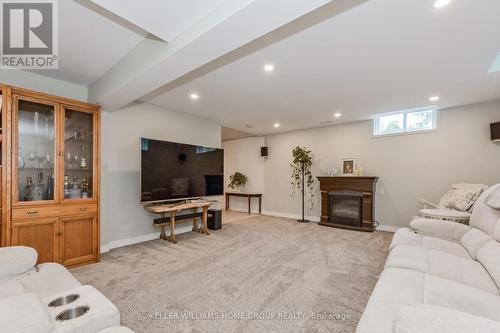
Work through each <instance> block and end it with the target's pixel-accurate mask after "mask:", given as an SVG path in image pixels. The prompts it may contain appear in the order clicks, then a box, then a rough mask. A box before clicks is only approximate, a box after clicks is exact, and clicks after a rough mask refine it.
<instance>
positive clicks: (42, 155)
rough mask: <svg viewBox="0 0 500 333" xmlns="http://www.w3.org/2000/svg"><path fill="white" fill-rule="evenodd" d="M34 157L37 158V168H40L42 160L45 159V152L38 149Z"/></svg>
mask: <svg viewBox="0 0 500 333" xmlns="http://www.w3.org/2000/svg"><path fill="white" fill-rule="evenodd" d="M36 159H37V160H38V168H40V169H41V168H42V163H43V161H44V160H45V159H46V156H45V154H44V153H43V152H42V151H41V150H40V151H39V152H38V153H37V155H36Z"/></svg>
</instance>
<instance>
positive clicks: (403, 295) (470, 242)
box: [357, 184, 500, 333]
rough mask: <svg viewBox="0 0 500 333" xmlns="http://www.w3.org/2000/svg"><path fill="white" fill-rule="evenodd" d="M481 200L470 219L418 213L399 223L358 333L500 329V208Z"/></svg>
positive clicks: (455, 332) (483, 332)
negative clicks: (401, 225)
mask: <svg viewBox="0 0 500 333" xmlns="http://www.w3.org/2000/svg"><path fill="white" fill-rule="evenodd" d="M498 191H500V184H497V185H495V186H492V187H490V188H489V189H488V190H487V191H485V192H484V193H483V194H482V195H481V196H480V197H479V199H478V200H477V202H476V204H475V206H474V209H473V212H472V216H471V220H470V226H466V225H463V224H459V223H455V222H448V221H439V220H427V219H416V220H413V221H412V222H411V223H410V227H411V228H402V229H399V230H398V231H397V232H396V233H395V235H394V238H393V240H392V243H391V245H390V254H389V256H388V258H387V261H386V265H385V269H384V271H383V272H382V274H381V275H380V279H379V281H378V282H377V285H376V286H375V289H374V290H373V293H372V295H371V297H370V300H369V301H368V304H367V306H366V309H365V312H364V313H363V316H362V317H361V320H360V322H359V324H358V327H357V332H358V333H377V332H380V333H389V332H398V333H403V332H404V333H410V332H415V333H416V332H450V333H451V332H453V333H460V332H464V333H474V332H478V333H479V332H480V333H487V332H500V291H499V290H500V243H499V242H500V210H498V209H494V208H492V207H490V206H488V205H487V204H486V200H487V198H488V197H489V196H490V194H493V195H494V194H496V193H499V192H498Z"/></svg>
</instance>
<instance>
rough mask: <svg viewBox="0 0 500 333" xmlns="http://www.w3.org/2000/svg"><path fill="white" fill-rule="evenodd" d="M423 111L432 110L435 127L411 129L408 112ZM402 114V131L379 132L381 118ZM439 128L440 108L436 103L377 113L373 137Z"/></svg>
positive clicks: (414, 132)
mask: <svg viewBox="0 0 500 333" xmlns="http://www.w3.org/2000/svg"><path fill="white" fill-rule="evenodd" d="M422 111H432V123H433V128H425V129H409V128H408V114H411V113H417V112H422ZM400 114H402V115H403V130H402V131H399V132H393V133H383V132H382V133H378V132H377V131H378V127H379V124H380V119H381V118H383V117H386V116H391V115H400ZM438 130H439V109H438V108H437V107H436V106H434V105H433V106H424V107H420V108H414V109H407V110H400V111H394V112H387V113H379V114H376V115H375V116H374V117H373V120H372V137H375V138H380V137H385V136H396V135H408V134H418V133H429V132H436V131H438Z"/></svg>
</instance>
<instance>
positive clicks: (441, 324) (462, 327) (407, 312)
mask: <svg viewBox="0 0 500 333" xmlns="http://www.w3.org/2000/svg"><path fill="white" fill-rule="evenodd" d="M394 332H396V333H422V332H439V333H494V332H495V333H496V332H500V322H498V321H496V320H491V319H486V318H484V317H479V316H475V315H472V314H469V313H466V312H462V311H456V310H452V309H448V308H444V307H441V306H434V305H424V304H415V305H407V306H402V307H401V308H400V309H399V310H398V312H397V313H396V318H395V320H394Z"/></svg>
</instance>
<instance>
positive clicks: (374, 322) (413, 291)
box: [356, 268, 424, 333]
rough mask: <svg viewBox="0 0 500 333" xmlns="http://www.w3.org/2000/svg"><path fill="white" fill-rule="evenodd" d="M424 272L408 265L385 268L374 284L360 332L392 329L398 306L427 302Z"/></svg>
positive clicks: (359, 325)
mask: <svg viewBox="0 0 500 333" xmlns="http://www.w3.org/2000/svg"><path fill="white" fill-rule="evenodd" d="M423 289H424V273H421V272H418V271H412V270H408V269H399V268H388V269H385V270H384V271H383V272H382V274H381V275H380V278H379V280H378V282H377V284H376V285H375V289H374V290H373V292H372V295H371V296H370V299H369V300H368V304H367V305H366V308H365V311H364V312H363V315H362V316H361V319H360V321H359V323H358V328H357V330H356V332H357V333H387V332H392V331H393V321H394V316H395V315H396V312H397V310H398V309H399V308H400V307H401V306H404V305H408V304H414V303H423V302H424V295H423Z"/></svg>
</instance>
